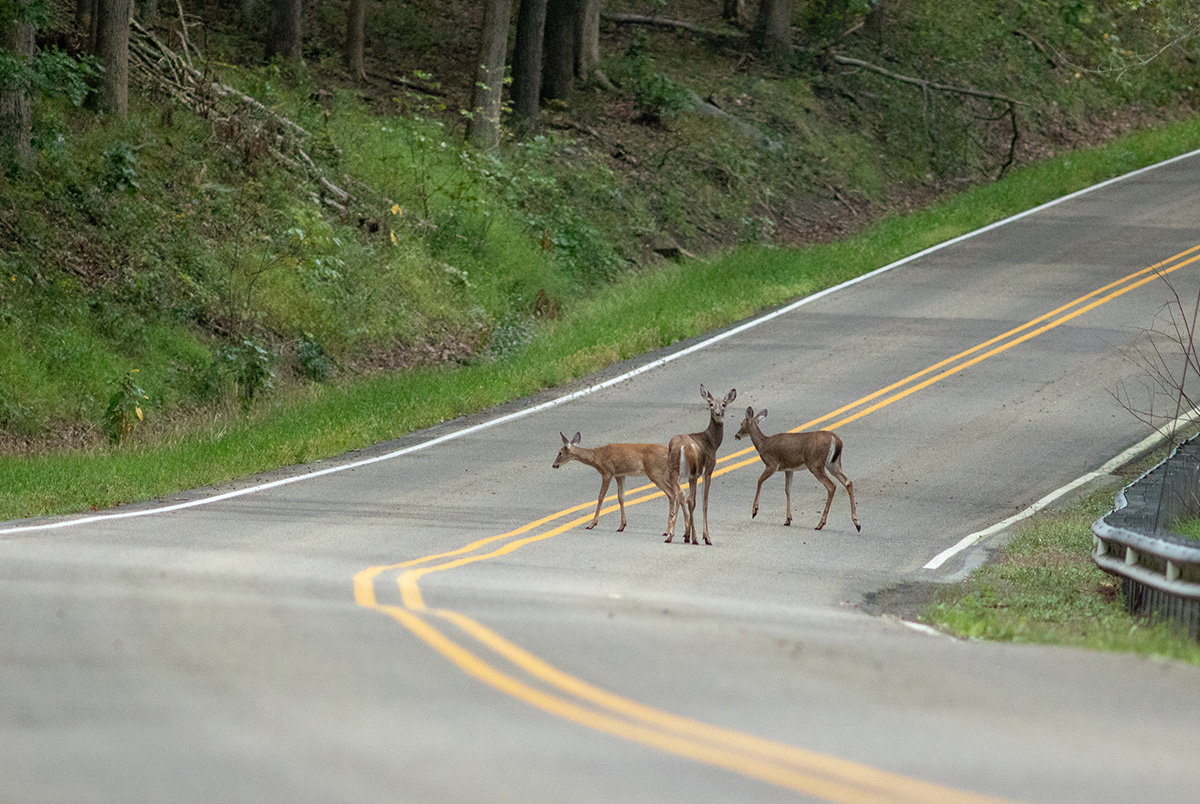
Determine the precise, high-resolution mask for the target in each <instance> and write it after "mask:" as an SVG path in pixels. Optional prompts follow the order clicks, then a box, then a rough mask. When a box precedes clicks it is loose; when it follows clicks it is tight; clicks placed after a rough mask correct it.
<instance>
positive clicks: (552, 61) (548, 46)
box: [542, 0, 580, 100]
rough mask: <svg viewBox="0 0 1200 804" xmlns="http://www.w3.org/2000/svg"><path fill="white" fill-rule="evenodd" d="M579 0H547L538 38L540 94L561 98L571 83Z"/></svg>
mask: <svg viewBox="0 0 1200 804" xmlns="http://www.w3.org/2000/svg"><path fill="white" fill-rule="evenodd" d="M579 6H580V1H579V0H547V3H546V34H545V38H544V39H543V42H542V98H543V99H544V100H562V99H565V98H566V97H567V96H568V95H570V94H571V90H572V89H573V88H574V86H575V46H576V40H577V39H578V30H579V28H578V24H577V22H576V20H577V19H578V17H579V11H580V8H579Z"/></svg>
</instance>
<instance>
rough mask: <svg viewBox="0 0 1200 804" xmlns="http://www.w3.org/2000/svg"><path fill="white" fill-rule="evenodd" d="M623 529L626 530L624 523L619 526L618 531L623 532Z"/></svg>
mask: <svg viewBox="0 0 1200 804" xmlns="http://www.w3.org/2000/svg"><path fill="white" fill-rule="evenodd" d="M623 530H625V526H624V525H622V526H621V527H619V528H617V533H620V532H621V531H623Z"/></svg>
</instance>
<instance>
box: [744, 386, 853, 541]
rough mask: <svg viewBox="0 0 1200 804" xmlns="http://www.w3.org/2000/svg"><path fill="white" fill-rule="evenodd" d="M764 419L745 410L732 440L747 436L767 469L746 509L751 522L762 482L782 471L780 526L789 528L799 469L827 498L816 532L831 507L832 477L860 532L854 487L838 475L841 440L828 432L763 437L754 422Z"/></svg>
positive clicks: (833, 490)
mask: <svg viewBox="0 0 1200 804" xmlns="http://www.w3.org/2000/svg"><path fill="white" fill-rule="evenodd" d="M766 415H767V411H766V409H765V408H764V409H763V410H762V411H760V412H759V413H758V415H755V413H754V408H746V418H745V419H743V420H742V426H741V428H740V429H739V430H738V431H737V434H736V435H735V436H734V438H735V439H738V440H740V439H741V438H743V437H744V436H747V435H748V436H750V440H751V441H753V442H754V448H755V449H756V450H758V457H759V458H761V459H762V462H763V463H765V464H766V465H767V468H766V469H764V470H763V473H762V477H760V478H759V479H758V490H757V491H755V492H754V507H753V508H751V509H750V516H751V518H753V517H755V516H757V515H758V495H760V494H762V485H763V481H764V480H766V479H767V478H768V477H770V476H771V475H773V474H775V473H776V472H778V471H779V470H780V469H782V470H783V477H784V480H783V491H784V494H785V495H786V496H787V520H786V521H785V522H784V523H783V524H785V525H790V524H792V472H793V471H794V470H796V469H799V468H800V467H807V468H808V471H810V472H812V473H813V476H814V477H816V478H817V480H819V481H821V485H823V486H824V487H825V490H826V491H827V492H829V496H828V497H827V498H826V499H825V510H824V512H822V514H821V521H820V522H818V523H817V530H820V529H821V528H823V527H825V520H826V519H827V518H828V516H829V506H830V505H832V504H833V493H834V492H835V491H836V490H837V484H836V483H834V482H833V480H831V479H830V477H829V475H830V474H832V475H833V476H834V477H836V478H837V479H838V480H839V481H840V482H841V484H842V485H843V486H845V487H846V493H847V494H849V495H850V518H851V519H852V520H854V527H856V528H857V529H858V530H860V531H861V530H862V525H860V524H859V522H858V514H857V512H856V511H855V508H854V483H852V482H851V481H850V478H848V477H846V473H845V472H843V471H842V439H841V437H840V436H838V435H837V434H836V433H832V432H830V431H828V430H818V431H816V432H810V433H776V434H775V435H770V436H769V435H763V431H762V430H761V429H759V426H758V422H759V421H760V420H761V419H763V418H765V417H766Z"/></svg>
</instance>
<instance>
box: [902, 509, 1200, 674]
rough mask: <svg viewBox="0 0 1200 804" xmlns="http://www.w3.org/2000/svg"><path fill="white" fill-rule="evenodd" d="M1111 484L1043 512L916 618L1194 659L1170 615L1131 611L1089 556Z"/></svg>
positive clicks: (1197, 653)
mask: <svg viewBox="0 0 1200 804" xmlns="http://www.w3.org/2000/svg"><path fill="white" fill-rule="evenodd" d="M1112 495H1113V492H1112V491H1111V490H1106V491H1103V492H1097V493H1096V494H1093V495H1092V496H1091V497H1089V498H1087V499H1086V500H1083V501H1081V502H1080V503H1078V504H1076V505H1074V506H1073V507H1069V508H1066V509H1063V510H1061V511H1057V512H1054V513H1043V514H1039V515H1037V516H1036V517H1034V518H1033V519H1032V520H1031V521H1030V523H1029V524H1027V525H1026V526H1025V527H1022V528H1021V529H1020V530H1019V531H1018V532H1017V533H1016V535H1014V536H1013V538H1012V540H1011V541H1010V542H1009V544H1008V545H1007V546H1006V547H1005V549H1004V550H1003V552H1002V554H1001V556H1000V557H999V558H998V559H996V560H994V561H991V562H989V563H988V564H987V565H985V566H983V567H981V568H980V569H978V570H976V571H975V572H974V573H972V575H971V577H970V579H969V580H967V581H965V582H963V583H962V584H959V585H956V586H953V587H950V588H947V589H944V590H939V592H938V595H937V597H936V598H935V601H934V602H933V603H932V604H931V605H930V606H929V607H928V608H927V609H926V610H925V612H924V613H923V614H922V616H921V620H922V622H925V623H927V624H929V625H933V626H935V627H937V628H941V629H944V630H946V631H948V632H950V633H952V634H954V635H956V636H961V637H967V638H971V639H989V640H997V641H1003V642H1024V643H1040V644H1054V645H1070V646H1075V647H1083V648H1091V649H1095V650H1105V651H1117V652H1129V653H1139V654H1143V655H1151V656H1161V657H1165V658H1170V659H1179V660H1183V661H1187V662H1191V663H1192V664H1200V645H1198V644H1197V643H1196V641H1195V640H1194V639H1191V638H1189V637H1188V635H1187V633H1186V631H1185V630H1184V629H1182V627H1180V626H1178V625H1177V624H1175V623H1173V622H1170V621H1163V622H1153V621H1147V620H1144V619H1140V618H1135V617H1133V616H1132V615H1130V614H1129V613H1128V612H1127V611H1126V609H1125V607H1124V603H1123V601H1122V598H1121V583H1120V580H1119V579H1118V578H1115V577H1113V576H1111V575H1108V574H1107V573H1105V572H1103V571H1102V570H1100V569H1099V568H1098V567H1097V566H1096V565H1095V563H1094V562H1093V561H1092V559H1091V546H1092V539H1093V537H1092V531H1091V524H1092V522H1094V521H1095V520H1096V519H1097V518H1098V517H1099V516H1101V515H1102V514H1104V513H1105V512H1106V511H1108V510H1109V509H1110V508H1111V507H1112Z"/></svg>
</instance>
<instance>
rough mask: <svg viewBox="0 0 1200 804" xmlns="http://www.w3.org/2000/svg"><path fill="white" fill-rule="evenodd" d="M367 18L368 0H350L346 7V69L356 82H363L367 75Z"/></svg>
mask: <svg viewBox="0 0 1200 804" xmlns="http://www.w3.org/2000/svg"><path fill="white" fill-rule="evenodd" d="M366 19H367V3H366V0H349V5H348V6H347V7H346V69H347V70H349V71H350V77H351V78H352V79H353V80H354V81H356V82H361V81H362V80H363V79H364V78H366V77H367V70H366V68H365V67H364V66H363V31H364V28H365V27H366Z"/></svg>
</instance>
